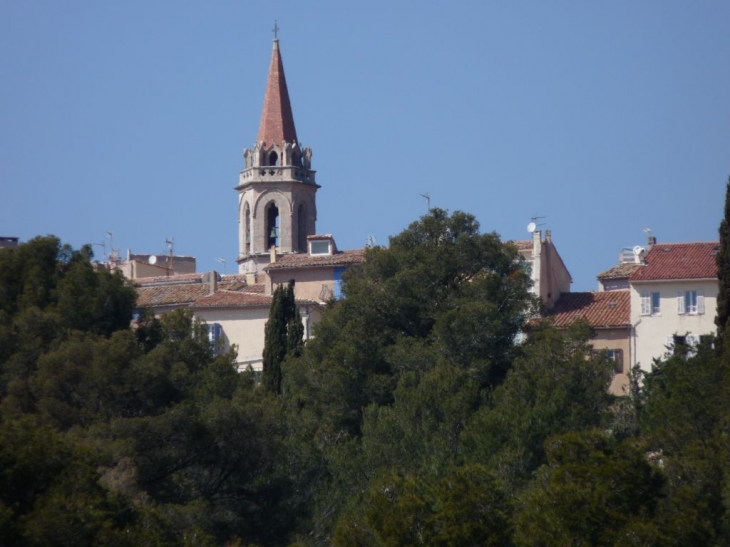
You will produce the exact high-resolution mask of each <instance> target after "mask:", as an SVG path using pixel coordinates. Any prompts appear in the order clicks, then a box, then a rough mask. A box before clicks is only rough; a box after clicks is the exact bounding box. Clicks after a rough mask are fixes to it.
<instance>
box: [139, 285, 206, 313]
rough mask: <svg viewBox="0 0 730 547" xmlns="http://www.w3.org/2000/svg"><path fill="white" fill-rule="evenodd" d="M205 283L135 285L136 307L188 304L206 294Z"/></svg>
mask: <svg viewBox="0 0 730 547" xmlns="http://www.w3.org/2000/svg"><path fill="white" fill-rule="evenodd" d="M209 292H210V287H209V286H208V284H207V283H178V284H168V285H152V286H145V285H140V286H139V287H137V307H139V308H156V307H159V306H174V305H182V304H190V303H192V302H195V301H196V300H198V299H199V298H201V297H203V296H205V295H207V294H208V293H209Z"/></svg>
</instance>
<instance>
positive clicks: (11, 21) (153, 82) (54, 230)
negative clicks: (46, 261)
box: [0, 0, 730, 291]
mask: <svg viewBox="0 0 730 547" xmlns="http://www.w3.org/2000/svg"><path fill="white" fill-rule="evenodd" d="M274 19H276V20H277V21H278V25H279V27H280V29H281V30H280V33H279V37H280V44H281V51H282V56H283V60H284V67H285V70H286V77H287V82H288V85H289V92H290V96H291V99H292V106H293V109H294V118H295V122H296V126H297V133H298V136H299V139H300V140H301V142H302V144H303V145H305V146H310V147H312V149H313V152H314V157H313V166H314V168H315V169H316V170H317V177H318V182H319V183H320V184H321V185H322V188H321V189H320V190H319V192H318V198H317V200H318V214H319V216H318V222H317V231H318V232H320V233H332V234H334V235H335V238H336V240H337V243H338V246H339V247H340V248H343V249H344V248H359V247H362V246H363V245H364V243H365V240H366V238H367V237H368V236H374V237H375V239H376V241H377V242H378V243H380V244H386V243H387V240H388V236H390V235H393V234H396V233H398V232H400V231H401V230H402V229H403V228H405V227H406V226H407V225H408V224H409V223H410V222H411V221H413V220H415V219H416V218H417V217H418V216H419V215H422V214H423V213H424V212H425V210H426V203H425V200H424V199H423V198H422V197H420V195H419V194H422V193H428V194H430V196H431V204H432V206H438V207H442V208H445V209H449V210H451V211H454V210H464V211H467V212H470V213H472V214H474V215H475V216H476V217H477V219H478V220H479V221H480V223H481V226H482V229H483V230H484V231H496V232H497V233H499V234H500V235H501V236H502V238H503V239H527V238H528V236H529V234H528V233H527V231H526V226H527V224H528V223H529V222H530V220H531V218H532V217H533V216H539V217H544V218H541V219H539V220H538V223H542V224H543V225H542V226H541V229H543V230H544V229H550V230H552V234H553V241H554V242H555V244H556V246H557V248H558V251H559V252H560V254H561V255H562V257H563V260H564V261H565V263H566V265H567V267H568V269H569V270H570V272H571V274H572V275H573V279H574V283H573V290H574V291H579V290H592V289H594V288H595V287H596V281H595V275H596V274H597V273H598V272H600V271H602V270H604V269H607V268H609V267H611V266H613V265H614V264H615V263H616V261H617V257H618V252H619V250H620V249H621V248H622V247H625V246H629V247H631V246H634V245H636V244H643V243H644V242H645V239H646V234H645V233H644V232H643V229H644V228H651V230H652V232H653V234H654V235H655V236H656V237H657V238H658V239H659V241H660V242H661V241H664V242H670V241H699V240H712V239H716V237H717V227H718V224H719V222H720V219H721V215H722V207H723V200H724V194H725V182H726V181H727V178H728V175H730V35H728V32H727V23H728V21H730V2H727V1H724V0H722V1H721V0H717V1H702V0H700V1H697V2H688V1H686V0H685V1H673V0H644V1H641V2H636V1H629V0H625V1H621V0H616V1H604V2H584V1H578V0H574V1H570V2H569V1H552V2H542V1H537V0H535V1H514V2H511V1H510V2H507V1H502V0H500V1H486V0H478V1H462V2H449V3H445V2H428V1H422V2H406V1H402V2H394V1H392V0H391V1H387V2H385V1H381V0H371V1H369V2H342V1H336V0H333V1H330V2H319V1H311V2H301V1H300V2H289V1H279V2H270V3H266V2H244V1H241V0H239V1H227V0H217V1H214V2H192V1H154V0H146V1H135V0H125V1H124V2H94V1H90V0H88V1H73V0H69V1H64V2H52V1H50V0H49V1H44V2H41V1H36V0H25V1H23V2H20V1H17V0H0V82H1V83H2V100H1V101H0V184H1V185H2V186H1V187H0V235H3V236H18V237H20V238H21V239H22V240H27V239H29V238H31V237H33V236H35V235H39V234H55V235H57V236H59V237H60V238H61V239H62V240H63V241H65V242H68V243H70V244H72V245H74V246H75V247H78V246H80V245H82V244H83V243H97V242H102V241H106V242H107V243H108V241H109V240H108V237H107V236H106V233H107V232H112V233H113V234H114V245H115V246H116V247H118V248H119V249H120V250H121V251H122V252H123V253H124V252H126V249H131V250H132V251H133V252H139V253H164V252H165V251H166V245H165V240H166V239H167V238H169V237H172V238H174V241H175V251H176V253H178V254H185V255H194V256H196V257H197V258H198V270H199V271H204V270H210V269H218V270H219V271H222V264H220V263H219V262H217V261H216V258H219V257H221V258H225V259H226V261H227V262H226V271H227V272H228V273H232V272H233V271H234V270H235V262H234V260H235V257H236V255H237V251H238V241H237V217H236V204H237V194H236V192H235V191H234V190H233V188H234V186H235V185H236V184H237V181H238V173H239V171H240V170H241V169H242V165H243V159H242V157H241V152H242V150H243V148H245V147H250V146H251V145H253V143H254V141H255V139H256V133H257V130H258V124H259V116H260V113H261V106H262V101H263V94H264V87H265V83H266V74H267V69H268V64H269V60H270V55H271V40H272V38H273V36H272V32H271V29H272V27H273V24H274ZM95 251H96V253H97V255H98V256H99V257H100V256H101V254H102V248H101V247H95Z"/></svg>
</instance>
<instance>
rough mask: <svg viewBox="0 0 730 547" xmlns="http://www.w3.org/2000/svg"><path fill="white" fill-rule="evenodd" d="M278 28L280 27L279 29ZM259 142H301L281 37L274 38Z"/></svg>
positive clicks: (270, 143)
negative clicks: (290, 94) (280, 50)
mask: <svg viewBox="0 0 730 547" xmlns="http://www.w3.org/2000/svg"><path fill="white" fill-rule="evenodd" d="M277 30H278V29H277ZM256 140H257V142H261V141H264V142H265V143H266V145H267V147H268V146H269V145H272V144H278V145H281V143H282V142H283V141H286V142H292V143H295V142H299V141H298V140H297V130H296V129H295V128H294V115H293V114H292V110H291V103H290V102H289V90H288V89H287V87H286V78H285V77H284V65H283V64H282V62H281V53H279V39H278V38H274V50H273V52H272V53H271V65H270V66H269V80H268V82H267V83H266V94H265V95H264V108H263V111H262V112H261V124H260V125H259V135H258V138H257V139H256Z"/></svg>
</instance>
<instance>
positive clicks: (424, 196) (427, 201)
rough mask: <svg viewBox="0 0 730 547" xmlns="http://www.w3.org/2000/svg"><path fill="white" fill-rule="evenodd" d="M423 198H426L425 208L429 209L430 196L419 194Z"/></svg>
mask: <svg viewBox="0 0 730 547" xmlns="http://www.w3.org/2000/svg"><path fill="white" fill-rule="evenodd" d="M419 195H420V196H421V197H422V198H423V199H425V200H426V210H427V211H429V212H430V211H431V196H430V195H429V194H427V193H426V194H419Z"/></svg>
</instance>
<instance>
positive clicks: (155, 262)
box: [147, 255, 157, 266]
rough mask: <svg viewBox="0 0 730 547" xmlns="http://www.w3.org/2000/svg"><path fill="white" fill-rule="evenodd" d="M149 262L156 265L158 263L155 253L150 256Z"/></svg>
mask: <svg viewBox="0 0 730 547" xmlns="http://www.w3.org/2000/svg"><path fill="white" fill-rule="evenodd" d="M147 262H149V263H150V264H152V265H153V266H154V265H155V264H157V257H156V256H155V255H152V256H150V257H149V259H148V260H147Z"/></svg>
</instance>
